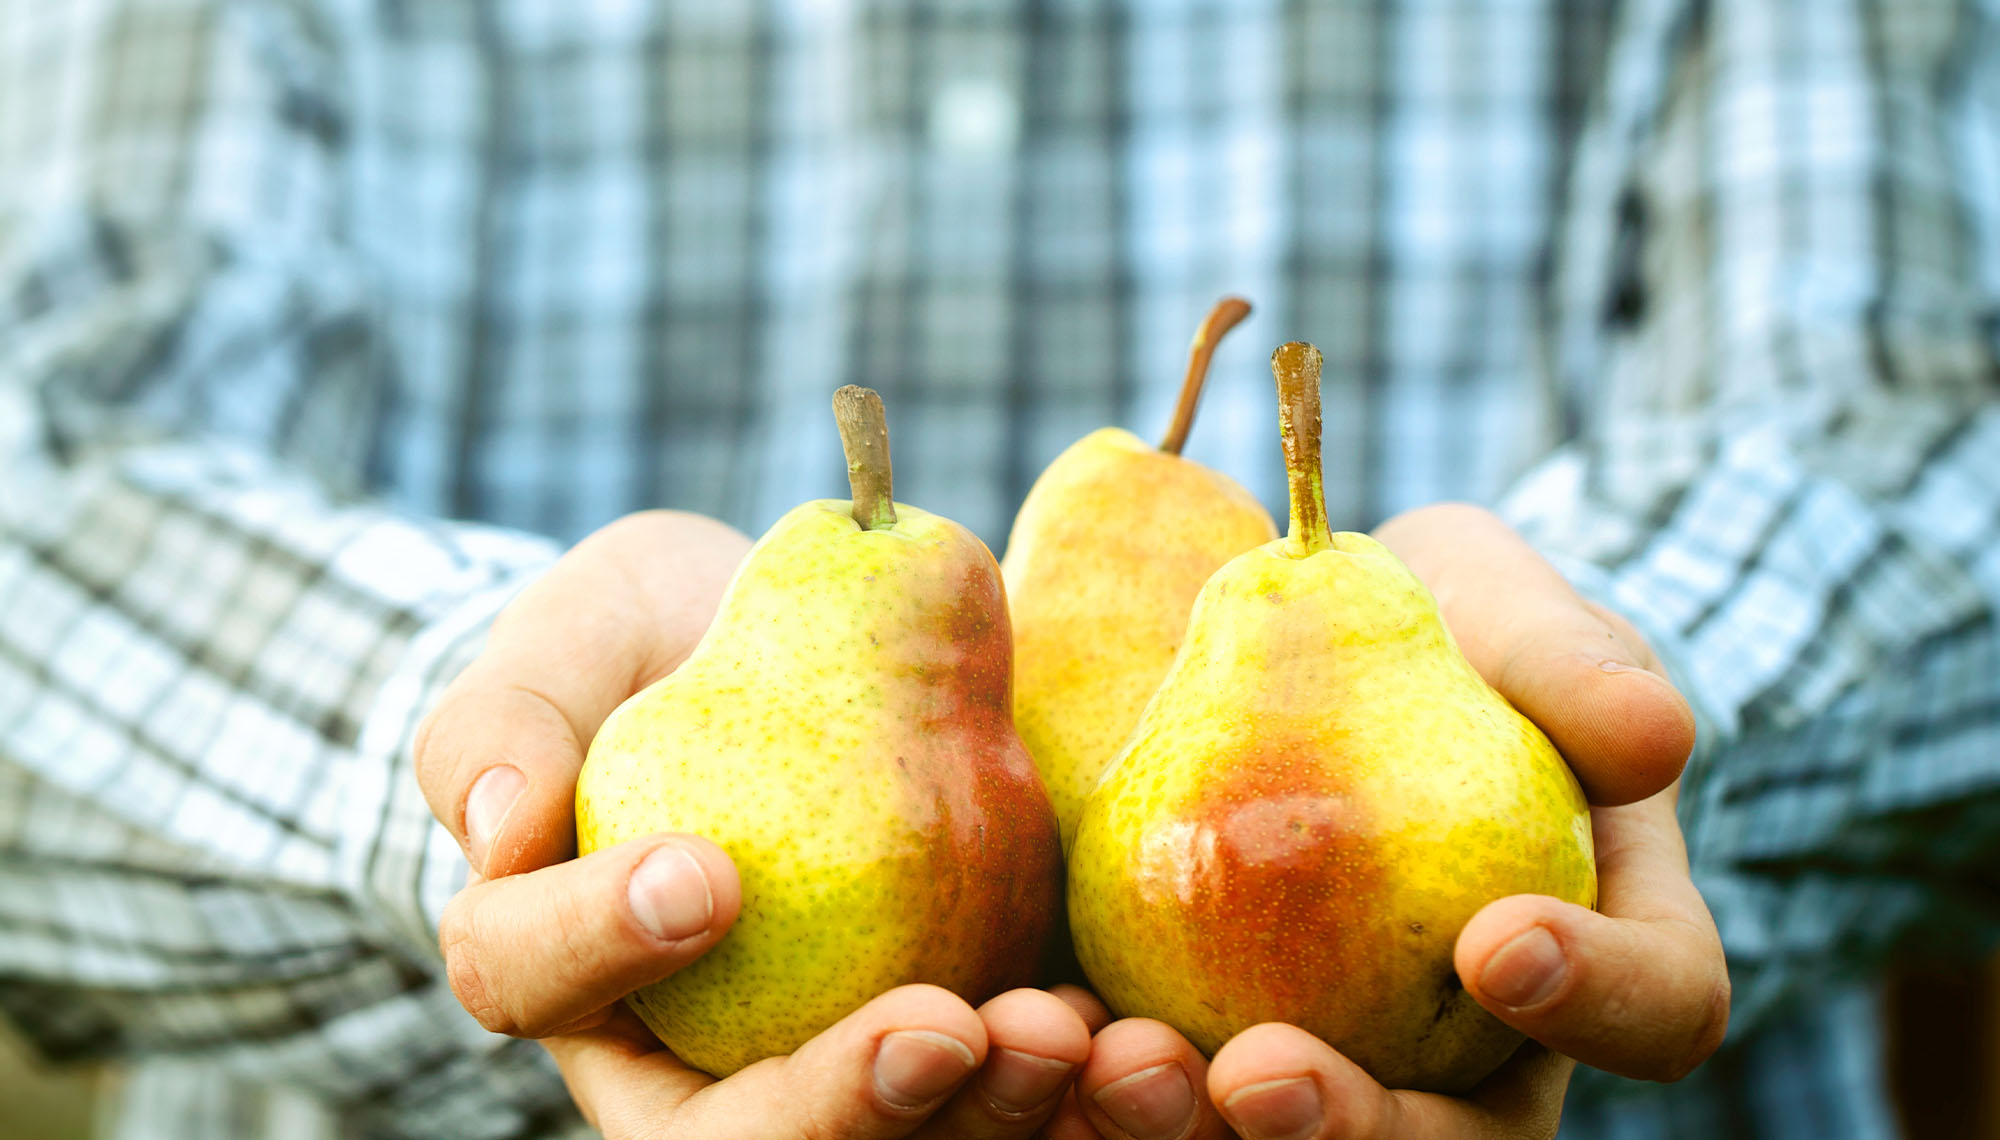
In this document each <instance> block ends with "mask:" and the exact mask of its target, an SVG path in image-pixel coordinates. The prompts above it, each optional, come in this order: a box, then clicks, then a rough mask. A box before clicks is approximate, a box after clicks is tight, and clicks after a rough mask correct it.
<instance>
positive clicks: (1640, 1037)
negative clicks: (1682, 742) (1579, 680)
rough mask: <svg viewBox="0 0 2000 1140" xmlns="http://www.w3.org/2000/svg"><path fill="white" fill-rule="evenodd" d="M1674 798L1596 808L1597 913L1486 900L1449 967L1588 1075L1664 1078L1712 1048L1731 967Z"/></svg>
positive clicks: (1528, 898) (1540, 900)
mask: <svg viewBox="0 0 2000 1140" xmlns="http://www.w3.org/2000/svg"><path fill="white" fill-rule="evenodd" d="M1673 799H1674V795H1673V791H1672V790H1669V791H1666V792H1662V793H1660V794H1659V795H1656V796H1654V797H1652V798H1651V799H1648V800H1645V801H1643V802H1641V803H1636V804H1629V805H1626V806H1624V807H1616V808H1598V809H1595V810H1594V811H1593V812H1592V813H1591V814H1592V824H1593V826H1594V827H1595V829H1596V830H1597V832H1598V834H1597V837H1596V838H1597V841H1598V849H1599V853H1598V875H1599V888H1600V891H1599V905H1600V906H1601V907H1602V913H1598V912H1594V911H1591V910H1589V909H1587V908H1584V907H1580V906H1576V905H1574V904H1571V903H1566V902H1562V901H1560V900H1558V899H1553V898H1548V897H1546V896H1542V895H1515V896H1513V897H1511V898H1505V899H1501V900H1499V901H1498V902H1495V903H1492V904H1489V905H1488V906H1486V907H1485V908H1484V909H1482V910H1481V911H1480V912H1479V913H1478V914H1476V915H1474V916H1473V917H1472V921H1471V922H1468V923H1467V924H1466V926H1465V929H1464V930H1463V931H1462V932H1460V934H1459V936H1458V945H1457V948H1456V952H1455V954H1454V964H1455V965H1456V967H1457V970H1458V974H1459V978H1460V979H1461V980H1462V981H1463V982H1464V983H1465V988H1466V991H1467V992H1468V993H1470V994H1471V995H1472V996H1473V998H1474V999H1475V1000H1476V1001H1478V1002H1479V1004H1480V1005H1482V1006H1484V1007H1485V1008H1486V1009H1487V1010H1488V1012H1490V1013H1492V1014H1493V1015H1494V1016H1495V1017H1498V1018H1499V1019H1500V1020H1502V1021H1505V1022H1507V1023H1508V1024H1509V1025H1512V1026H1513V1027H1514V1028H1516V1029H1518V1030H1520V1031H1522V1032H1523V1033H1526V1034H1527V1035H1528V1036H1530V1037H1533V1038H1534V1039H1535V1040H1537V1041H1540V1042H1541V1043H1542V1044H1544V1045H1547V1046H1548V1047H1549V1048H1551V1049H1554V1050H1556V1051H1557V1052H1560V1053H1564V1054H1566V1055H1568V1056H1571V1057H1574V1058H1576V1059H1577V1060H1579V1061H1582V1062H1583V1063H1585V1064H1587V1065H1594V1066H1596V1067H1597V1068H1600V1069H1605V1070H1608V1071H1610V1072H1613V1073H1617V1074H1619V1075H1621V1076H1627V1077H1637V1078H1640V1079H1644V1080H1661V1081H1672V1080H1678V1079H1680V1078H1681V1077H1683V1076H1686V1075H1687V1074H1688V1072H1689V1071H1690V1070H1692V1069H1693V1068H1694V1067H1695V1066H1696V1065H1698V1064H1700V1063H1701V1062H1702V1061H1703V1060H1705V1059H1706V1058H1707V1057H1708V1055H1709V1054H1710V1053H1712V1052H1714V1051H1715V1049H1716V1047H1717V1046H1718V1045H1720V1044H1721V1043H1722V1036H1723V1033H1724V1031H1725V1029H1726V1028H1727V1026H1728V1022H1729V971H1728V968H1727V966H1726V965H1725V964H1724V959H1723V953H1722V942H1721V939H1720V938H1719V937H1717V935H1716V930H1715V922H1714V920H1713V919H1712V918H1711V917H1710V916H1709V913H1708V908H1707V906H1706V905H1705V904H1704V903H1703V902H1702V899H1701V894H1700V892H1699V891H1697V890H1696V888H1695V886H1694V883H1693V881H1692V880H1691V879H1690V878H1689V876H1688V865H1687V854H1686V848H1685V846H1684V844H1683V842H1682V839H1681V835H1680V829H1679V826H1678V825H1677V824H1676V823H1675V821H1674V814H1673Z"/></svg>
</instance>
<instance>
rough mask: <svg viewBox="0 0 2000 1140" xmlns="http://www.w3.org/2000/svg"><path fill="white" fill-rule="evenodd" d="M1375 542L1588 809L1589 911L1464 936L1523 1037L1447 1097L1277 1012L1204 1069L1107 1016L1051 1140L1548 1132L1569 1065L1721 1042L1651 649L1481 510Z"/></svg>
mask: <svg viewBox="0 0 2000 1140" xmlns="http://www.w3.org/2000/svg"><path fill="white" fill-rule="evenodd" d="M1376 537H1378V538H1379V539H1381V541H1382V542H1383V543H1385V544H1386V545H1387V546H1389V548H1390V549H1392V550H1394V551H1395V552H1396V554H1397V555H1398V556H1399V557H1401V558H1402V559H1403V560H1404V561H1405V562H1406V563H1408V564H1409V566H1410V568H1411V569H1412V570H1414V571H1415V572H1416V573H1417V575H1418V576H1419V577H1421V578H1422V579H1423V580H1424V582H1425V583H1426V584H1427V585H1429V586H1430V588H1431V591H1432V592H1433V593H1434V594H1436V595H1437V598H1438V603H1439V605H1440V606H1441V607H1442V609H1443V612H1444V616H1445V621H1446V623H1447V624H1448V625H1449V626H1450V627H1451V630H1452V633H1453V634H1454V636H1456V637H1457V639H1458V642H1459V645H1460V647H1461V648H1463V649H1464V650H1465V653H1466V656H1467V657H1468V658H1470V659H1471V661H1472V663H1473V664H1474V665H1475V666H1476V667H1477V668H1478V669H1479V671H1480V673H1481V674H1482V675H1484V676H1485V677H1486V679H1487V680H1488V681H1489V682H1491V683H1492V684H1493V686H1494V687H1495V688H1497V689H1499V690H1500V691H1501V692H1502V693H1504V694H1505V695H1506V696H1507V698H1508V699H1509V700H1510V701H1512V702H1513V703H1514V704H1515V706H1516V707H1518V708H1519V709H1520V710H1521V711H1522V712H1523V713H1525V714H1527V715H1528V716H1529V718H1531V719H1532V720H1534V721H1535V723H1536V724H1538V725H1540V726H1541V727H1542V729H1543V731H1545V732H1547V733H1548V735H1549V737H1550V739H1551V740H1553V741H1554V743H1555V745H1556V747H1557V748H1558V749H1560V750H1561V752H1562V754H1563V756H1564V757H1565V758H1566V759H1567V760H1568V761H1569V763H1570V766H1571V767H1572V768H1573V769H1574V770H1575V771H1576V774H1577V778H1578V780H1579V781H1580V782H1581V783H1582V785H1583V788H1584V791H1585V793H1586V794H1587V795H1588V797H1589V798H1590V801H1591V803H1592V804H1593V807H1592V809H1591V823H1592V826H1593V828H1594V830H1595V838H1596V846H1597V870H1598V908H1599V909H1598V910H1597V911H1595V912H1593V911H1590V910H1587V909H1585V908H1583V907H1579V906H1574V905H1572V904H1569V903H1565V902H1561V901H1558V900H1556V899H1553V898H1548V897H1544V896H1539V895H1516V896H1514V897H1511V898H1505V899H1500V900H1498V901H1496V902H1494V903H1492V904H1490V905H1488V906H1487V907H1485V908H1484V909H1483V910H1481V911H1480V912H1479V913H1478V914H1477V915H1475V916H1473V919H1472V921H1471V922H1469V923H1468V924H1467V925H1466V928H1465V930H1464V931H1463V932H1462V933H1461V934H1460V935H1459V939H1458V945H1457V948H1456V954H1455V964H1456V966H1457V969H1458V975H1459V978H1460V980H1461V981H1463V982H1464V983H1465V988H1466V990H1467V991H1468V992H1470V993H1471V994H1472V995H1473V997H1474V998H1475V999H1476V1000H1478V1002H1479V1003H1480V1005H1482V1006H1484V1007H1485V1008H1486V1009H1487V1010H1488V1011H1490V1012H1491V1013H1493V1015H1494V1016H1496V1017H1498V1018H1500V1019H1501V1020H1502V1021H1505V1022H1507V1023H1508V1024H1510V1025H1512V1026H1514V1027H1515V1028H1517V1029H1519V1030H1521V1031H1522V1032H1523V1033H1526V1034H1527V1035H1528V1036H1529V1037H1531V1038H1533V1039H1534V1040H1533V1041H1531V1042H1530V1043H1529V1044H1527V1045H1525V1046H1524V1047H1523V1048H1522V1049H1521V1050H1520V1051H1519V1052H1518V1053H1516V1054H1515V1055H1514V1056H1513V1057H1512V1058H1511V1059H1510V1060H1509V1061H1508V1062H1507V1063H1506V1064H1505V1065H1504V1066H1502V1067H1501V1068H1500V1069H1499V1071H1497V1072H1495V1073H1494V1074H1493V1075H1492V1076H1491V1077H1489V1078H1488V1079H1487V1080H1486V1081H1485V1082H1484V1083H1482V1084H1481V1085H1480V1086H1479V1087H1478V1088H1477V1089H1475V1090H1474V1091H1473V1092H1472V1093H1471V1095H1469V1096H1467V1097H1462V1098H1460V1097H1448V1096H1439V1095H1435V1094H1431V1093H1419V1092H1410V1091H1403V1090H1390V1089H1385V1088H1383V1087H1382V1086H1381V1085H1379V1084H1377V1083H1376V1082H1375V1081H1374V1080H1373V1079H1372V1078H1370V1077H1369V1076H1368V1075H1367V1074H1366V1073H1364V1072H1362V1071H1361V1069H1360V1068H1358V1067H1357V1066H1355V1065H1354V1064H1353V1063H1352V1062H1350V1061H1348V1060H1347V1059H1346V1058H1344V1057H1342V1056H1341V1055H1340V1054H1338V1053H1336V1052H1335V1051H1334V1050H1332V1049H1330V1048H1328V1047H1327V1046H1326V1045H1325V1044H1324V1043H1323V1042H1321V1041H1319V1040H1318V1039H1316V1038H1314V1037H1312V1036H1311V1035H1310V1034H1307V1033H1305V1032H1304V1031H1302V1030H1300V1029H1297V1028H1295V1027H1292V1026H1288V1025H1259V1026H1255V1027H1252V1028H1250V1029H1247V1030H1245V1031H1244V1032H1242V1033H1240V1034H1238V1035H1237V1036H1236V1037H1235V1038H1233V1039H1231V1040H1230V1041H1229V1042H1228V1043H1227V1044H1225V1045H1224V1046H1223V1047H1222V1048H1221V1049H1220V1050H1219V1051H1218V1052H1217V1053H1216V1055H1215V1059H1214V1060H1213V1061H1212V1062H1211V1061H1205V1060H1204V1059H1203V1058H1202V1055H1201V1054H1200V1053H1199V1052H1198V1051H1196V1050H1195V1048H1194V1047H1193V1046H1192V1045H1190V1044H1189V1043H1188V1042H1187V1041H1186V1040H1184V1039H1183V1038H1182V1037H1181V1036H1180V1035H1179V1034H1177V1033H1175V1032H1174V1031H1173V1030H1171V1029H1169V1028H1168V1027H1167V1026H1165V1025H1162V1024H1160V1023H1159V1022H1156V1021H1146V1020H1141V1019H1130V1020H1126V1021H1120V1022H1116V1023H1114V1024H1112V1025H1110V1026H1108V1027H1107V1028H1105V1029H1104V1030H1103V1031H1102V1032H1100V1033H1098V1035H1097V1038H1096V1041H1095V1042H1094V1044H1093V1045H1092V1047H1091V1055H1090V1060H1089V1062H1088V1063H1087V1064H1086V1065H1085V1067H1084V1072H1083V1074H1082V1076H1080V1077H1079V1078H1078V1080H1077V1085H1076V1090H1075V1093H1074V1095H1073V1097H1072V1098H1071V1101H1070V1106H1066V1110H1065V1112H1064V1114H1063V1115H1062V1116H1060V1117H1059V1118H1058V1119H1057V1120H1056V1121H1055V1122H1054V1123H1053V1124H1052V1125H1051V1126H1050V1128H1049V1130H1048V1136H1049V1137H1050V1140H1092V1135H1093V1132H1094V1133H1096V1134H1099V1135H1102V1136H1104V1137H1108V1138H1111V1140H1196V1138H1198V1140H1211V1138H1219V1137H1223V1136H1226V1135H1228V1134H1229V1132H1230V1130H1231V1129H1233V1130H1234V1131H1236V1132H1237V1133H1240V1134H1241V1135H1243V1136H1246V1137H1251V1138H1253V1140H1278V1138H1283V1140H1308V1138H1311V1140H1332V1138H1336V1137H1339V1138H1377V1137H1382V1138H1387V1137H1395V1138H1398V1140H1446V1138H1455V1137H1546V1136H1552V1135H1554V1133H1555V1130H1556V1124H1557V1122H1558V1120H1559V1119H1560V1117H1561V1114H1562V1099H1563V1094H1564V1091H1565V1090H1566V1089H1567V1087H1568V1084H1569V1077H1570V1072H1571V1070H1572V1069H1573V1068H1574V1061H1582V1062H1584V1063H1585V1064H1589V1065H1594V1066H1596V1067H1598V1068H1601V1069H1608V1070H1610V1071H1611V1072H1614V1073H1619V1074H1622V1075H1625V1076H1630V1077H1639V1078H1644V1079H1649V1080H1662V1081H1671V1080H1677V1079H1679V1078H1680V1077H1682V1076H1684V1075H1686V1074H1687V1072H1688V1071H1689V1070H1691V1069H1693V1068H1694V1066H1696V1065H1697V1064H1699V1063H1700V1062H1701V1061H1703V1060H1704V1059H1706V1058H1707V1057H1708V1055H1709V1054H1710V1053H1712V1052H1714V1050H1715V1048H1716V1046H1717V1045H1719V1044H1720V1043H1721V1041H1722V1035H1723V1030H1724V1028H1725V1026H1726V1025H1727V1023H1728V1018H1729V975H1728V972H1727V970H1726V969H1725V968H1724V964H1723V959H1722V944H1721V941H1720V940H1719V939H1718V938H1717V936H1716V932H1715V924H1714V922H1713V920H1712V919H1710V917H1709V914H1708V908H1707V907H1706V905H1704V904H1703V902H1702V900H1701V896H1700V894H1699V893H1698V892H1696V890H1695V888H1694V884H1693V882H1692V881H1690V879H1689V877H1688V867H1687V851H1686V848H1685V846H1684V845H1683V843H1682V840H1681V834H1680V827H1679V824H1678V823H1677V821H1676V819H1675V817H1674V802H1675V795H1676V792H1677V789H1678V783H1677V780H1678V777H1679V774H1680V769H1681V766H1682V765H1683V764H1684V763H1686V760H1687V757H1688V754H1689V752H1690V751H1691V750H1692V748H1693V745H1694V718H1693V714H1692V713H1691V712H1690V710H1689V708H1688V705H1687V702H1686V701H1685V700H1683V699H1682V697H1681V696H1680V694H1679V693H1678V692H1677V691H1675V689H1674V687H1673V686H1672V684H1670V683H1669V682H1668V681H1667V679H1666V677H1665V676H1664V671H1663V670H1662V668H1661V666H1660V662H1659V660H1658V659H1657V658H1656V657H1654V655H1653V653H1652V650H1651V649H1649V648H1648V647H1647V645H1646V643H1645V641H1644V639H1643V638H1641V637H1640V636H1639V634H1638V631H1637V630H1635V629H1634V628H1633V627H1632V626H1631V624H1630V623H1628V622H1626V621H1625V620H1624V619H1622V618H1620V617H1618V616H1617V615H1616V614H1613V613H1611V612H1609V611H1608V610H1605V609H1603V608H1602V607H1600V606H1596V605H1593V604H1591V603H1589V602H1587V601H1585V600H1583V599H1582V598H1581V597H1579V596H1578V595H1577V594H1576V592H1575V591H1574V590H1572V589H1571V588H1570V586H1569V584H1568V583H1567V582H1565V581H1564V580H1563V578H1562V576H1561V575H1559V574H1558V573H1556V571H1555V570H1554V569H1553V568H1552V567H1550V566H1549V565H1548V564H1547V563H1546V562H1544V561H1543V560H1542V559H1541V558H1540V557H1539V556H1537V555H1536V554H1535V553H1534V551H1533V550H1532V549H1530V548H1529V547H1528V545H1527V544H1526V543H1524V542H1523V541H1522V540H1521V539H1520V538H1519V536H1517V535H1515V534H1514V533H1513V532H1512V531H1511V530H1509V529H1508V528H1507V527H1506V525H1505V524H1503V523H1501V522H1500V521H1499V520H1498V519H1497V518H1495V517H1493V516H1492V515H1491V514H1489V513H1487V512H1485V511H1482V510H1477V509H1475V508H1471V507H1464V506H1456V505H1444V506H1435V507H1427V508H1424V509H1422V510H1417V511H1412V512H1410V513H1408V514H1404V515H1401V516H1399V517H1397V518H1395V519H1392V520H1390V521H1389V522H1388V523H1385V524H1384V525H1383V526H1382V527H1381V528H1380V530H1379V531H1378V532H1377V535H1376ZM1572 1058H1574V1061H1573V1060H1572ZM1086 1120H1087V1121H1088V1124H1087V1125H1086V1123H1085V1121H1086Z"/></svg>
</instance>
